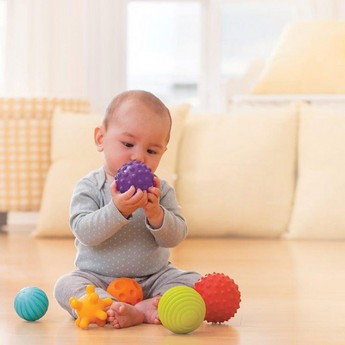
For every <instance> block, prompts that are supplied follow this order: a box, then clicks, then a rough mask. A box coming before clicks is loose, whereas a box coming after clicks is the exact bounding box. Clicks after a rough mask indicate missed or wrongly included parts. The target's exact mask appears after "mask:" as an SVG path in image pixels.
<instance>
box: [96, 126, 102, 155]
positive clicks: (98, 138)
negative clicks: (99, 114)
mask: <svg viewBox="0 0 345 345" xmlns="http://www.w3.org/2000/svg"><path fill="white" fill-rule="evenodd" d="M103 139H104V127H103V126H99V127H96V128H95V131H94V140H95V144H96V147H97V151H98V152H102V151H103Z"/></svg>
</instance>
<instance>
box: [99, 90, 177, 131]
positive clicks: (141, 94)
mask: <svg viewBox="0 0 345 345" xmlns="http://www.w3.org/2000/svg"><path fill="white" fill-rule="evenodd" d="M131 99H133V100H139V101H141V102H143V103H145V104H146V105H147V106H149V107H150V108H152V109H153V110H154V111H155V112H156V113H159V114H162V116H168V119H169V124H170V128H169V133H170V129H171V122H172V121H171V115H170V111H169V109H168V108H167V107H166V106H165V104H164V103H163V102H162V101H161V100H160V99H159V98H158V97H156V96H155V95H154V94H152V93H150V92H148V91H144V90H129V91H125V92H122V93H120V94H119V95H117V96H116V97H115V98H113V100H112V101H111V102H110V104H109V106H108V108H107V110H106V112H105V116H104V119H103V126H104V128H105V129H106V130H107V127H108V124H109V122H110V121H111V120H112V119H114V118H116V115H117V114H116V110H117V109H118V108H119V106H120V105H121V104H122V103H123V102H124V101H127V100H131Z"/></svg>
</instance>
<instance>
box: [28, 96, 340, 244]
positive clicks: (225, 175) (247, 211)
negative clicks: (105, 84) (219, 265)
mask: <svg viewBox="0 0 345 345" xmlns="http://www.w3.org/2000/svg"><path fill="white" fill-rule="evenodd" d="M171 113H172V117H173V132H172V136H171V142H170V144H169V147H168V152H167V153H166V155H165V157H164V159H163V160H162V163H161V166H160V168H159V169H158V171H157V174H158V176H160V177H161V178H165V179H167V180H168V181H169V182H170V183H171V184H172V185H174V187H175V189H176V193H177V197H178V200H179V202H180V203H181V206H182V208H183V213H184V215H185V217H186V219H187V222H188V225H189V236H199V237H210V236H217V237H218V236H228V237H230V236H231V237H251V238H263V237H265V238H288V239H291V238H293V239H344V238H345V202H344V200H345V161H344V157H345V145H344V133H345V107H339V106H337V107H334V106H331V105H330V106H325V105H322V106H319V105H316V106H313V105H308V104H305V103H303V102H290V103H289V102H285V103H284V104H282V105H280V106H277V105H267V104H262V105H260V106H256V107H252V106H251V107H247V106H243V105H241V106H234V107H233V108H232V109H231V111H229V112H228V113H192V112H190V111H189V106H188V105H186V104H185V105H180V106H175V107H171ZM101 118H102V117H101V115H99V114H89V113H88V114H86V113H85V114H80V113H76V112H66V111H65V112H63V111H61V110H60V111H59V110H57V111H56V112H55V114H54V116H53V118H52V123H51V147H50V161H51V162H50V166H49V169H48V173H47V176H46V177H45V178H44V187H43V197H42V201H41V204H40V208H39V214H38V224H37V227H36V228H35V230H34V232H33V235H34V236H38V237H66V236H67V237H68V236H71V233H70V230H69V226H68V207H69V200H70V196H71V193H72V189H73V186H74V184H75V183H76V181H77V180H78V179H79V178H80V177H81V176H83V175H84V174H86V173H87V172H88V171H89V170H90V169H93V168H97V167H98V166H100V165H101V164H102V156H101V155H100V154H99V153H98V152H97V151H96V150H95V148H94V144H93V128H94V127H95V126H97V125H99V124H100V122H101Z"/></svg>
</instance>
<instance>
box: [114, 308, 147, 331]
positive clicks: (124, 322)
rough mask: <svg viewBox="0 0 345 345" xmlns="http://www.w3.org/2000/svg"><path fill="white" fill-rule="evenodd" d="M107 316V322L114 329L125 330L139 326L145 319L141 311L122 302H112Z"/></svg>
mask: <svg viewBox="0 0 345 345" xmlns="http://www.w3.org/2000/svg"><path fill="white" fill-rule="evenodd" d="M107 314H108V318H107V321H108V322H109V323H110V324H111V325H112V326H113V327H114V328H126V327H131V326H135V325H139V324H140V323H143V322H144V319H145V315H144V313H143V312H142V311H140V310H138V309H136V308H135V307H134V306H132V305H130V304H127V303H122V302H113V304H112V305H111V306H110V307H109V309H108V310H107Z"/></svg>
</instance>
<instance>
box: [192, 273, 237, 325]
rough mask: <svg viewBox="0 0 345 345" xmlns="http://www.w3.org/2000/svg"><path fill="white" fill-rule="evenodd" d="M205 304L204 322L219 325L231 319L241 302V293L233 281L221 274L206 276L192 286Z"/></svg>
mask: <svg viewBox="0 0 345 345" xmlns="http://www.w3.org/2000/svg"><path fill="white" fill-rule="evenodd" d="M194 289H195V290H196V291H197V292H199V294H200V295H201V296H202V298H203V299H204V301H205V304H206V315H205V320H206V321H208V322H214V323H217V322H219V323H221V322H224V321H227V320H229V319H230V318H231V317H233V316H234V315H235V314H236V312H237V310H238V308H239V307H240V302H241V293H240V291H239V289H238V285H237V284H236V283H235V282H234V280H233V279H231V278H230V277H228V276H226V275H225V274H223V273H212V274H206V275H205V276H204V277H202V278H200V279H199V280H198V281H197V282H196V283H195V285H194Z"/></svg>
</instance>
